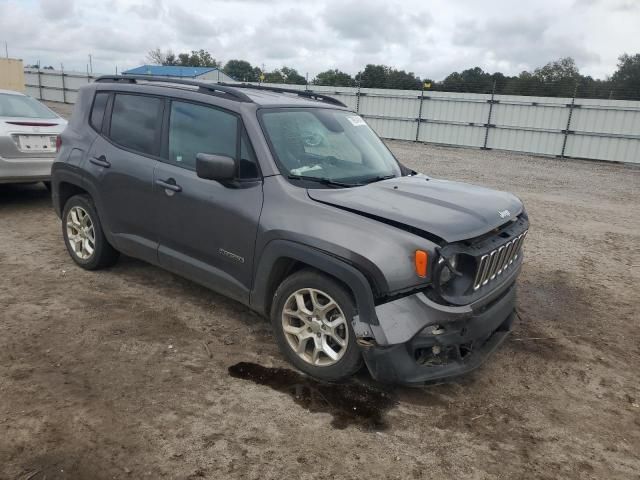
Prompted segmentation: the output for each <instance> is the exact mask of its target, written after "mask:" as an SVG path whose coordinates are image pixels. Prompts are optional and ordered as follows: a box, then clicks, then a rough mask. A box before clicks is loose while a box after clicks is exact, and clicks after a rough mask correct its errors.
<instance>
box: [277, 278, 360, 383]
mask: <svg viewBox="0 0 640 480" xmlns="http://www.w3.org/2000/svg"><path fill="white" fill-rule="evenodd" d="M355 314H356V307H355V303H354V301H353V299H352V298H351V295H350V294H349V293H348V292H347V290H346V289H345V288H344V287H343V286H342V285H341V284H340V283H338V282H337V281H335V280H334V279H332V278H331V277H329V276H327V275H324V274H322V273H320V272H317V271H315V270H301V271H299V272H296V273H294V274H293V275H291V276H290V277H288V278H286V279H285V280H284V281H283V282H282V284H281V285H280V286H279V287H278V289H277V290H276V293H275V295H274V298H273V304H272V308H271V322H272V324H273V329H274V332H275V336H276V340H277V342H278V346H279V347H280V350H281V351H282V353H283V354H284V355H285V357H286V358H287V359H288V360H289V362H291V363H292V364H293V365H294V366H295V367H296V368H298V369H299V370H301V371H303V372H305V373H307V374H309V375H311V376H313V377H316V378H318V379H321V380H327V381H339V380H344V379H345V378H348V377H350V376H352V375H353V374H354V373H356V372H357V371H358V370H359V369H360V368H361V366H362V355H361V353H360V347H358V344H357V343H356V336H355V333H354V332H353V328H352V326H351V320H352V319H353V317H354V316H355Z"/></svg>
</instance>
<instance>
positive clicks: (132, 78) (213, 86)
mask: <svg viewBox="0 0 640 480" xmlns="http://www.w3.org/2000/svg"><path fill="white" fill-rule="evenodd" d="M138 80H144V81H145V82H159V83H173V84H175V85H191V86H193V87H198V88H199V90H201V91H204V92H206V93H209V92H210V93H212V94H220V93H223V94H226V95H229V96H231V97H234V98H236V99H237V100H239V101H241V102H250V103H253V100H251V97H249V96H248V95H247V94H245V93H244V92H240V91H238V90H236V89H235V88H233V87H232V86H231V85H223V84H220V83H209V82H203V81H198V80H184V79H181V78H172V77H158V76H152V75H103V76H101V77H98V78H97V79H96V82H105V83H106V82H114V83H118V82H123V83H125V82H126V83H138Z"/></svg>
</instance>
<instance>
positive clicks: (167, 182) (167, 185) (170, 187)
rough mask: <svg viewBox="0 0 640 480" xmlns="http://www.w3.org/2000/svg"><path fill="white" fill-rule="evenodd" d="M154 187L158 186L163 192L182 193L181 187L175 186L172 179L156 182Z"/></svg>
mask: <svg viewBox="0 0 640 480" xmlns="http://www.w3.org/2000/svg"><path fill="white" fill-rule="evenodd" d="M156 185H160V186H161V187H162V188H164V189H165V190H171V191H173V192H181V191H182V187H181V186H180V185H178V184H176V181H175V180H174V179H173V178H168V179H167V180H156Z"/></svg>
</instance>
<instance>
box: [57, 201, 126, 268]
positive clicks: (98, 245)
mask: <svg viewBox="0 0 640 480" xmlns="http://www.w3.org/2000/svg"><path fill="white" fill-rule="evenodd" d="M62 235H63V237H64V243H65V245H66V247H67V251H68V252H69V255H70V256H71V258H72V259H73V261H74V262H76V263H77V264H78V265H79V266H81V267H82V268H84V269H85V270H98V269H100V268H106V267H110V266H112V265H113V264H115V263H116V261H117V260H118V257H119V255H120V254H119V253H118V251H117V250H116V249H114V248H113V247H112V246H111V245H110V244H109V242H108V241H107V239H106V237H105V236H104V232H103V231H102V225H101V224H100V218H99V217H98V212H97V211H96V208H95V206H94V205H93V201H92V200H91V197H89V196H88V195H74V196H73V197H71V198H70V199H69V200H67V203H65V205H64V209H63V212H62Z"/></svg>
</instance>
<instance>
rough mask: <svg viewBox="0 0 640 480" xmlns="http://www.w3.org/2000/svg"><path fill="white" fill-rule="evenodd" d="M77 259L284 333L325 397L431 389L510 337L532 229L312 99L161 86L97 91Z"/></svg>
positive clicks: (493, 194)
mask: <svg viewBox="0 0 640 480" xmlns="http://www.w3.org/2000/svg"><path fill="white" fill-rule="evenodd" d="M52 191H53V200H54V206H55V209H56V211H57V213H58V215H59V216H60V218H61V219H62V232H63V236H64V241H65V243H66V246H67V249H68V251H69V254H70V255H71V258H72V259H73V260H74V261H75V262H76V263H77V264H78V265H80V266H81V267H83V268H85V269H89V270H92V269H98V268H101V267H107V266H109V265H112V264H113V263H114V262H115V261H116V260H117V257H118V253H119V252H122V253H124V254H127V255H130V256H133V257H137V258H140V259H143V260H146V261H148V262H150V263H152V264H155V265H159V266H160V267H162V268H165V269H167V270H170V271H172V272H175V273H177V274H179V275H182V276H184V277H187V278H189V279H192V280H193V281H195V282H198V283H200V284H202V285H205V286H207V287H210V288H211V289H213V290H215V291H217V292H220V293H222V294H224V295H226V296H229V297H231V298H233V299H235V300H237V301H239V302H242V303H243V304H245V305H248V306H249V307H250V308H251V309H253V310H255V311H256V312H259V313H260V314H263V315H265V316H268V317H270V318H271V321H272V323H273V329H274V334H275V336H276V338H277V341H278V344H279V346H280V348H281V350H282V353H283V354H284V355H285V356H286V357H287V359H288V360H289V361H290V362H291V363H293V364H294V365H295V366H296V367H297V368H299V369H300V370H302V371H304V372H306V373H308V374H309V375H312V376H314V377H317V378H320V379H324V380H339V379H342V378H345V377H347V376H349V375H352V374H353V373H354V372H356V371H357V370H358V369H359V368H360V367H361V365H362V362H363V360H364V363H365V364H366V365H367V367H368V369H369V371H370V372H371V375H372V376H373V377H374V378H376V379H378V380H380V381H385V382H400V383H422V382H425V381H431V380H435V379H440V378H444V377H450V376H453V375H458V374H461V373H464V372H467V371H469V370H472V369H473V368H475V367H477V366H478V365H480V364H481V363H482V361H483V360H484V359H486V358H487V356H488V355H489V354H490V353H491V352H492V351H493V350H494V349H495V348H496V347H498V346H499V345H500V344H501V343H502V341H503V340H504V339H505V338H506V336H507V334H508V332H509V331H510V329H511V324H512V321H513V318H514V308H515V290H516V289H515V282H516V277H517V275H518V273H519V271H520V267H521V265H522V258H523V256H522V243H523V240H524V238H525V235H526V233H527V228H528V219H527V214H526V213H525V210H524V208H523V205H522V203H521V202H520V200H519V199H518V198H517V197H515V196H514V195H511V194H509V193H504V192H498V191H493V190H489V189H486V188H481V187H476V186H472V185H467V184H463V183H457V182H450V181H444V180H437V179H434V178H431V177H429V176H426V175H423V174H420V173H417V172H414V171H412V170H410V169H409V168H406V167H404V166H403V165H401V164H400V163H399V162H398V161H397V160H396V159H395V158H394V156H393V155H392V154H391V152H390V151H389V150H388V149H387V148H386V146H385V145H384V143H383V142H382V141H381V140H380V139H379V138H378V137H377V136H376V134H375V133H374V132H373V131H372V130H371V129H370V128H369V127H368V126H367V124H366V123H365V122H364V120H363V119H362V118H361V117H360V116H358V115H357V114H355V113H353V112H351V111H349V110H348V109H347V108H346V107H345V106H344V105H343V104H342V103H340V102H339V101H337V100H335V99H333V98H331V97H327V96H324V95H319V94H315V93H311V92H305V91H289V90H286V89H275V88H269V87H256V86H250V85H244V84H238V85H228V84H219V83H207V82H198V81H186V80H176V79H167V78H155V77H151V78H150V77H135V76H121V77H118V76H114V77H102V78H100V79H98V80H97V81H96V82H95V83H93V84H91V85H88V86H85V87H83V88H81V89H80V92H79V95H78V100H77V103H76V106H75V110H74V112H73V115H72V118H71V121H70V122H69V125H68V127H67V129H66V130H65V131H64V133H63V134H62V145H61V149H60V152H59V154H58V157H57V159H56V161H55V163H54V165H53V170H52Z"/></svg>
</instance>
